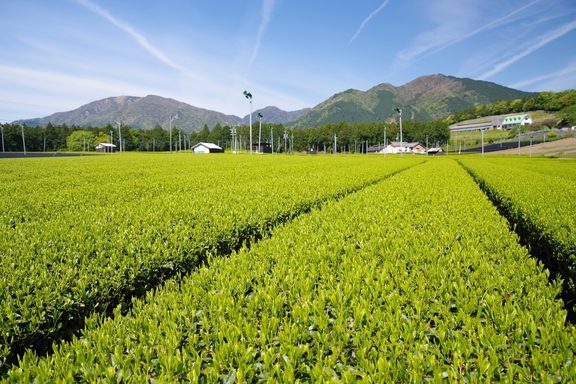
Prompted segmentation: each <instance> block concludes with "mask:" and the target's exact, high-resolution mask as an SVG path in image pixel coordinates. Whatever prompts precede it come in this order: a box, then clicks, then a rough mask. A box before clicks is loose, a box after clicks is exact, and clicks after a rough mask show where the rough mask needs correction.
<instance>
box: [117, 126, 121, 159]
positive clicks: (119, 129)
mask: <svg viewBox="0 0 576 384" xmlns="http://www.w3.org/2000/svg"><path fill="white" fill-rule="evenodd" d="M116 125H118V137H119V139H118V140H120V154H122V130H121V128H122V123H119V122H116Z"/></svg>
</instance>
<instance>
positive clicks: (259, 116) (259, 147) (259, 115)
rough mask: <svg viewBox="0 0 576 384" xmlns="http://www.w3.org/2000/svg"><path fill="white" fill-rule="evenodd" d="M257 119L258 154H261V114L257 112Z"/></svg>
mask: <svg viewBox="0 0 576 384" xmlns="http://www.w3.org/2000/svg"><path fill="white" fill-rule="evenodd" d="M258 119H259V120H260V130H259V132H258V152H259V153H262V148H261V147H262V114H261V113H260V112H258Z"/></svg>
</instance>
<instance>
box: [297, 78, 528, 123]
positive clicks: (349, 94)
mask: <svg viewBox="0 0 576 384" xmlns="http://www.w3.org/2000/svg"><path fill="white" fill-rule="evenodd" d="M535 95H537V93H531V92H523V91H518V90H515V89H512V88H508V87H504V86H502V85H498V84H496V83H491V82H488V81H480V80H472V79H466V78H457V77H453V76H444V75H440V74H438V75H428V76H422V77H419V78H417V79H415V80H413V81H411V82H409V83H407V84H405V85H402V86H400V87H394V86H393V85H392V84H380V85H377V86H375V87H373V88H371V89H369V90H368V91H366V92H362V91H358V90H355V89H349V90H347V91H344V92H341V93H337V94H335V95H334V96H332V97H330V98H329V99H328V100H326V101H324V102H322V103H320V104H318V105H317V106H315V107H314V108H312V109H310V110H309V111H308V112H306V113H304V114H302V115H301V116H300V117H298V118H296V119H294V120H293V121H291V122H290V124H289V125H290V126H295V127H317V126H320V125H323V124H328V123H338V122H340V121H342V120H346V122H348V123H354V122H360V121H362V122H375V121H381V120H384V121H386V120H390V119H393V118H394V117H395V113H394V108H400V109H402V116H403V118H404V119H416V120H420V121H428V120H434V119H439V118H442V117H447V116H449V115H451V114H452V113H454V112H457V111H461V110H463V109H467V108H470V107H473V106H476V105H480V104H487V103H494V102H496V101H498V100H514V99H521V98H523V97H534V96H535Z"/></svg>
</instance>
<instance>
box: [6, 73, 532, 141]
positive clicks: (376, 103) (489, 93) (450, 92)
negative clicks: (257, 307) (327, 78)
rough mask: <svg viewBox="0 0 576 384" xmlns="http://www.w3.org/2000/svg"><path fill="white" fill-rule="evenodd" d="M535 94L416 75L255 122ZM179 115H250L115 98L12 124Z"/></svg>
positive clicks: (300, 123)
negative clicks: (397, 82)
mask: <svg viewBox="0 0 576 384" xmlns="http://www.w3.org/2000/svg"><path fill="white" fill-rule="evenodd" d="M536 94H537V93H535V92H523V91H519V90H515V89H512V88H508V87H504V86H502V85H498V84H496V83H491V82H487V81H482V80H473V79H468V78H457V77H454V76H445V75H442V74H437V75H426V76H421V77H418V78H416V79H414V80H412V81H410V82H409V83H406V84H404V85H401V86H398V87H395V86H394V85H392V84H390V83H381V84H378V85H376V86H374V87H372V88H370V89H368V90H367V91H360V90H356V89H347V90H345V91H343V92H339V93H336V94H334V95H332V96H330V97H329V98H328V99H326V100H325V101H323V102H321V103H320V104H318V105H316V106H315V107H313V108H304V109H301V110H297V111H283V110H281V109H279V108H277V107H274V106H268V107H265V108H262V109H259V110H256V111H254V112H253V114H252V122H253V123H255V122H258V113H261V114H262V115H263V118H262V122H263V123H274V124H284V125H287V126H292V127H318V126H320V125H323V124H330V123H338V122H340V121H342V120H345V121H346V122H348V123H355V122H377V121H389V120H392V119H394V118H395V117H396V114H395V112H394V109H395V108H401V109H402V110H403V118H404V119H416V120H420V121H429V120H434V119H438V118H443V117H447V116H449V115H450V114H452V113H455V112H458V111H460V110H463V109H467V108H470V107H473V106H475V105H479V104H488V103H494V102H496V101H498V100H513V99H518V98H523V97H532V96H534V95H536ZM175 115H178V118H177V119H176V120H173V121H172V124H173V125H176V126H178V127H179V128H181V129H183V130H184V131H185V132H188V133H190V132H193V131H200V130H202V128H203V127H204V125H207V126H208V127H213V126H215V125H216V124H220V125H238V124H249V115H246V116H244V117H243V118H240V117H238V116H236V115H226V114H224V113H221V112H217V111H213V110H208V109H203V108H199V107H195V106H192V105H189V104H186V103H184V102H181V101H178V100H175V99H171V98H165V97H161V96H156V95H148V96H145V97H137V96H116V97H108V98H105V99H102V100H96V101H93V102H90V103H88V104H85V105H83V106H81V107H79V108H77V109H75V110H72V111H68V112H57V113H54V114H52V115H50V116H46V117H42V118H35V119H26V120H17V121H14V122H13V123H16V124H22V123H25V124H27V125H40V126H46V125H47V124H48V123H49V122H50V123H52V124H54V125H57V124H67V125H78V126H84V127H85V126H105V125H107V124H115V123H116V122H119V121H122V123H124V124H126V125H129V126H131V127H133V128H139V129H152V128H154V127H155V126H156V125H158V124H159V125H161V126H162V127H163V128H164V129H167V128H168V125H169V121H170V116H175Z"/></svg>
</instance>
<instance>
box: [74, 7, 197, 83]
mask: <svg viewBox="0 0 576 384" xmlns="http://www.w3.org/2000/svg"><path fill="white" fill-rule="evenodd" d="M76 2H77V3H78V4H80V5H82V6H84V7H86V8H87V9H89V10H90V11H92V12H94V13H96V14H98V15H100V16H102V17H103V18H105V19H106V20H108V21H109V22H111V23H112V24H114V25H115V26H116V27H118V28H120V29H121V30H123V31H124V32H126V33H128V34H129V35H130V36H131V37H132V38H133V39H134V40H136V42H137V43H138V44H140V46H142V48H144V49H145V50H146V51H148V53H150V54H151V55H152V56H154V57H155V58H156V59H158V60H160V61H161V62H163V63H164V64H166V65H168V66H170V67H172V68H174V69H177V70H179V71H181V72H183V73H186V74H187V75H190V76H193V77H195V76H194V74H192V73H191V72H190V71H189V70H188V69H186V68H184V67H183V66H181V65H179V64H177V63H175V62H174V61H173V60H172V59H170V58H169V57H168V56H166V55H165V54H164V53H162V52H161V51H160V50H159V49H157V48H156V47H154V46H153V45H152V44H150V43H149V42H148V40H147V39H146V37H144V35H142V34H141V33H139V32H137V31H136V30H134V28H132V27H131V26H130V25H129V24H128V23H125V22H123V21H121V20H118V19H117V18H115V17H114V16H112V15H111V14H110V13H109V12H108V11H107V10H105V9H102V8H100V7H99V6H98V5H97V4H94V3H92V2H90V1H88V0H76Z"/></svg>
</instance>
